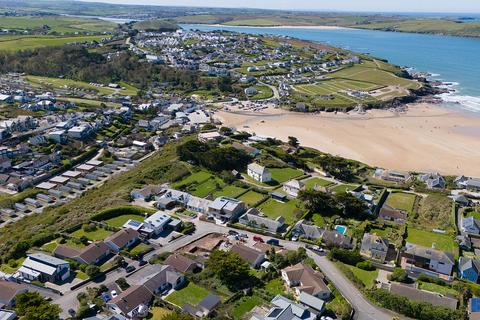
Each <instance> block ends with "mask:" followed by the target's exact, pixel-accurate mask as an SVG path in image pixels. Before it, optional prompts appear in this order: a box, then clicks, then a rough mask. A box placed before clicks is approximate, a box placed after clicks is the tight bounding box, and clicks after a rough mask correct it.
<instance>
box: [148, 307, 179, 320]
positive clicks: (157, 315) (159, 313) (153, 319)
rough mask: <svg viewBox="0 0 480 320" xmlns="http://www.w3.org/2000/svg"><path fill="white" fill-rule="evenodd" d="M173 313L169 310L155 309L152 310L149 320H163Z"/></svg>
mask: <svg viewBox="0 0 480 320" xmlns="http://www.w3.org/2000/svg"><path fill="white" fill-rule="evenodd" d="M172 313H173V311H172V310H169V309H167V308H161V307H153V308H151V309H150V314H149V316H148V317H147V319H150V320H162V319H163V318H164V317H165V316H168V315H170V314H172Z"/></svg>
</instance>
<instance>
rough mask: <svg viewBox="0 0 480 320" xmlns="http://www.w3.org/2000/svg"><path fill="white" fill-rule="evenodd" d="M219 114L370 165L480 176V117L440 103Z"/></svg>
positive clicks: (236, 124)
mask: <svg viewBox="0 0 480 320" xmlns="http://www.w3.org/2000/svg"><path fill="white" fill-rule="evenodd" d="M215 116H216V117H217V118H218V119H219V120H221V121H222V122H223V123H224V125H226V126H230V127H236V128H237V129H239V130H243V131H248V132H255V133H256V134H258V135H266V136H271V137H276V138H278V139H281V140H284V141H286V140H287V137H288V136H295V137H297V138H298V139H299V141H300V143H301V144H302V145H304V146H308V147H312V148H315V149H318V150H320V151H323V152H327V153H330V154H334V155H339V156H342V157H345V158H350V159H355V160H359V161H362V162H364V163H366V164H369V165H371V166H378V167H383V168H388V169H397V170H408V171H423V172H426V171H438V172H440V173H442V174H448V175H461V174H464V175H468V176H478V177H480V117H474V116H471V115H469V114H464V113H461V112H457V111H453V110H451V109H446V108H443V107H441V106H437V105H430V104H416V105H410V106H409V108H408V112H406V113H402V114H398V113H395V112H392V111H389V110H371V111H368V112H367V113H366V114H363V115H359V114H345V113H338V114H332V113H325V112H322V113H321V114H305V113H297V112H289V111H285V110H280V109H274V108H268V109H265V110H262V111H259V112H252V111H244V110H239V109H235V108H230V110H229V111H228V112H227V111H219V112H217V113H216V115H215Z"/></svg>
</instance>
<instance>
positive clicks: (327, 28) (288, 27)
mask: <svg viewBox="0 0 480 320" xmlns="http://www.w3.org/2000/svg"><path fill="white" fill-rule="evenodd" d="M208 26H209V27H239V28H265V29H312V30H339V29H351V28H347V27H338V26H236V25H235V26H231V25H228V24H209V25H208Z"/></svg>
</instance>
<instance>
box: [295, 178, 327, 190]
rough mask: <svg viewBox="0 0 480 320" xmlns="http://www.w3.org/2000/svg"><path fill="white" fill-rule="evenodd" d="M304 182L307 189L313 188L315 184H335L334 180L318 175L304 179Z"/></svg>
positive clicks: (324, 185)
mask: <svg viewBox="0 0 480 320" xmlns="http://www.w3.org/2000/svg"><path fill="white" fill-rule="evenodd" d="M302 182H303V183H304V184H305V188H307V189H313V188H314V187H315V186H319V187H328V186H331V185H332V184H333V182H331V181H328V180H325V179H322V178H317V177H315V178H311V179H307V180H303V181H302Z"/></svg>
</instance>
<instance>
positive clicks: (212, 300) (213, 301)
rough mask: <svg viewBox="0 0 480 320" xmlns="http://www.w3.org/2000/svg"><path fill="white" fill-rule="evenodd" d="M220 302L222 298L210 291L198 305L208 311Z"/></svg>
mask: <svg viewBox="0 0 480 320" xmlns="http://www.w3.org/2000/svg"><path fill="white" fill-rule="evenodd" d="M219 303H220V298H219V297H218V296H217V295H215V294H212V293H210V294H209V295H208V296H206V297H205V299H203V300H202V301H200V302H199V303H198V306H199V307H202V308H204V309H206V310H208V311H211V310H213V308H215V307H216V306H217V305H218V304H219Z"/></svg>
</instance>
